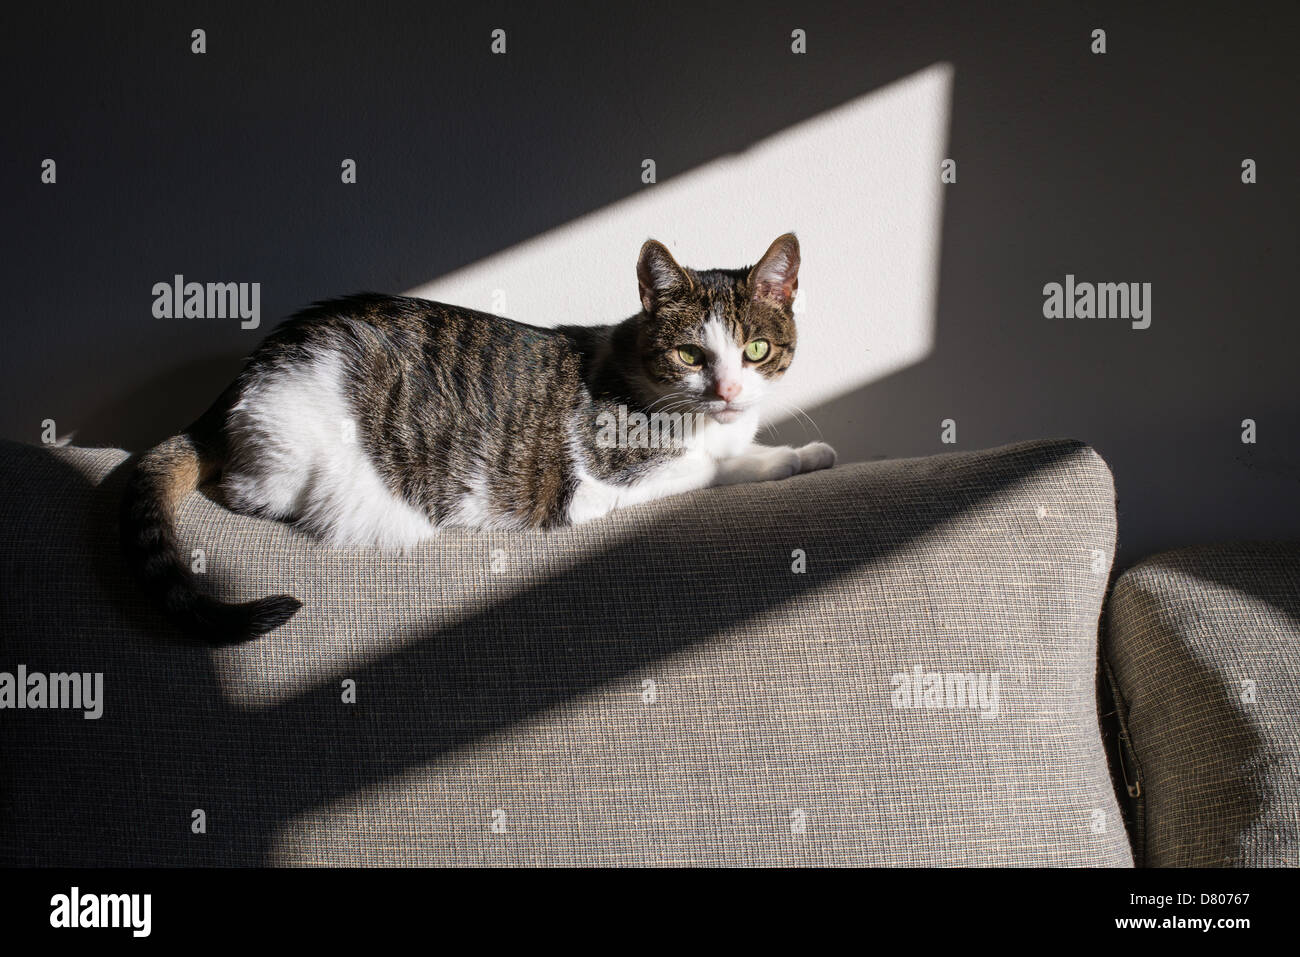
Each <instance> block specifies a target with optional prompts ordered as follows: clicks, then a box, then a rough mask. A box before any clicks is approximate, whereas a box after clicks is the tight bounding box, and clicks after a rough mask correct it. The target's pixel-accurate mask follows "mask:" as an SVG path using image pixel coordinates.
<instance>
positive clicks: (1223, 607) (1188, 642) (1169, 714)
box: [1106, 543, 1300, 867]
mask: <svg viewBox="0 0 1300 957" xmlns="http://www.w3.org/2000/svg"><path fill="white" fill-rule="evenodd" d="M1107 618H1108V625H1107V639H1106V653H1107V658H1108V660H1109V665H1110V669H1111V671H1112V673H1113V675H1114V680H1115V682H1116V684H1117V686H1118V690H1119V692H1120V698H1121V703H1122V717H1123V719H1124V722H1125V724H1126V725H1127V731H1128V735H1127V737H1128V741H1129V743H1130V745H1131V747H1130V749H1129V752H1128V756H1129V760H1130V763H1131V765H1132V771H1131V775H1130V776H1136V779H1137V782H1138V784H1139V785H1140V789H1141V793H1140V794H1139V795H1138V799H1137V801H1136V807H1135V815H1134V831H1135V839H1136V843H1137V850H1138V853H1139V855H1140V857H1141V859H1142V862H1143V863H1144V864H1146V865H1149V866H1153V867H1198V866H1220V867H1221V866H1266V865H1276V866H1289V867H1296V866H1298V865H1300V720H1297V716H1298V715H1300V544H1280V543H1258V544H1236V545H1214V546H1201V547H1196V548H1188V549H1182V550H1179V551H1174V552H1167V553H1165V554H1162V555H1157V556H1155V557H1153V558H1149V559H1147V560H1146V561H1144V562H1142V563H1140V564H1139V565H1137V566H1135V567H1134V568H1131V569H1129V570H1128V571H1127V572H1125V573H1124V574H1123V575H1121V576H1120V578H1119V581H1117V582H1116V584H1115V591H1114V594H1113V596H1112V599H1111V605H1110V608H1109V611H1108V614H1107Z"/></svg>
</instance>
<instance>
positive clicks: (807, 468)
mask: <svg viewBox="0 0 1300 957" xmlns="http://www.w3.org/2000/svg"><path fill="white" fill-rule="evenodd" d="M796 454H797V455H798V456H799V473H800V474H801V475H802V474H803V473H804V472H820V471H821V470H822V469H828V468H831V467H832V466H833V465H834V464H835V450H834V449H833V448H831V447H830V446H829V445H827V444H826V443H825V442H809V443H808V444H807V445H805V446H802V447H801V448H799V449H797V450H796Z"/></svg>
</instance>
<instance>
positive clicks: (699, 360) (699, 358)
mask: <svg viewBox="0 0 1300 957" xmlns="http://www.w3.org/2000/svg"><path fill="white" fill-rule="evenodd" d="M677 358H679V359H681V360H682V361H683V362H685V363H686V364H687V365H688V366H698V365H701V364H703V362H704V353H703V352H701V351H700V350H699V349H698V348H696V347H695V346H678V347H677Z"/></svg>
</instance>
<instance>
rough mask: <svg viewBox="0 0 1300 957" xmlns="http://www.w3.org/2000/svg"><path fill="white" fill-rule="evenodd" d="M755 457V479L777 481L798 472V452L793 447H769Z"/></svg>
mask: <svg viewBox="0 0 1300 957" xmlns="http://www.w3.org/2000/svg"><path fill="white" fill-rule="evenodd" d="M756 458H757V462H756V463H755V465H756V466H757V467H756V469H755V481H758V482H779V481H780V480H781V479H788V478H789V477H790V476H791V475H798V474H799V465H800V459H799V453H798V452H796V451H795V450H794V449H790V448H780V449H771V450H769V451H767V452H764V453H763V454H762V455H761V456H756Z"/></svg>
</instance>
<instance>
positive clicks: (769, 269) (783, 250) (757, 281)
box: [749, 233, 799, 306]
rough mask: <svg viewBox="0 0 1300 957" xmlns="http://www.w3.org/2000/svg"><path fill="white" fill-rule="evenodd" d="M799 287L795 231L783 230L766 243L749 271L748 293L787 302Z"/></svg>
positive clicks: (788, 303)
mask: <svg viewBox="0 0 1300 957" xmlns="http://www.w3.org/2000/svg"><path fill="white" fill-rule="evenodd" d="M798 288H799V240H797V239H795V238H794V233H786V234H785V235H784V236H779V237H777V239H776V240H774V241H773V243H772V245H770V246H768V247H767V252H765V253H763V258H762V259H760V260H759V261H758V264H757V265H755V266H754V268H753V269H751V270H750V271H749V294H750V296H752V297H753V298H755V299H772V300H775V301H776V302H778V303H780V304H781V305H783V306H788V305H790V303H791V302H792V301H793V300H794V292H795V290H796V289H798Z"/></svg>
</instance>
